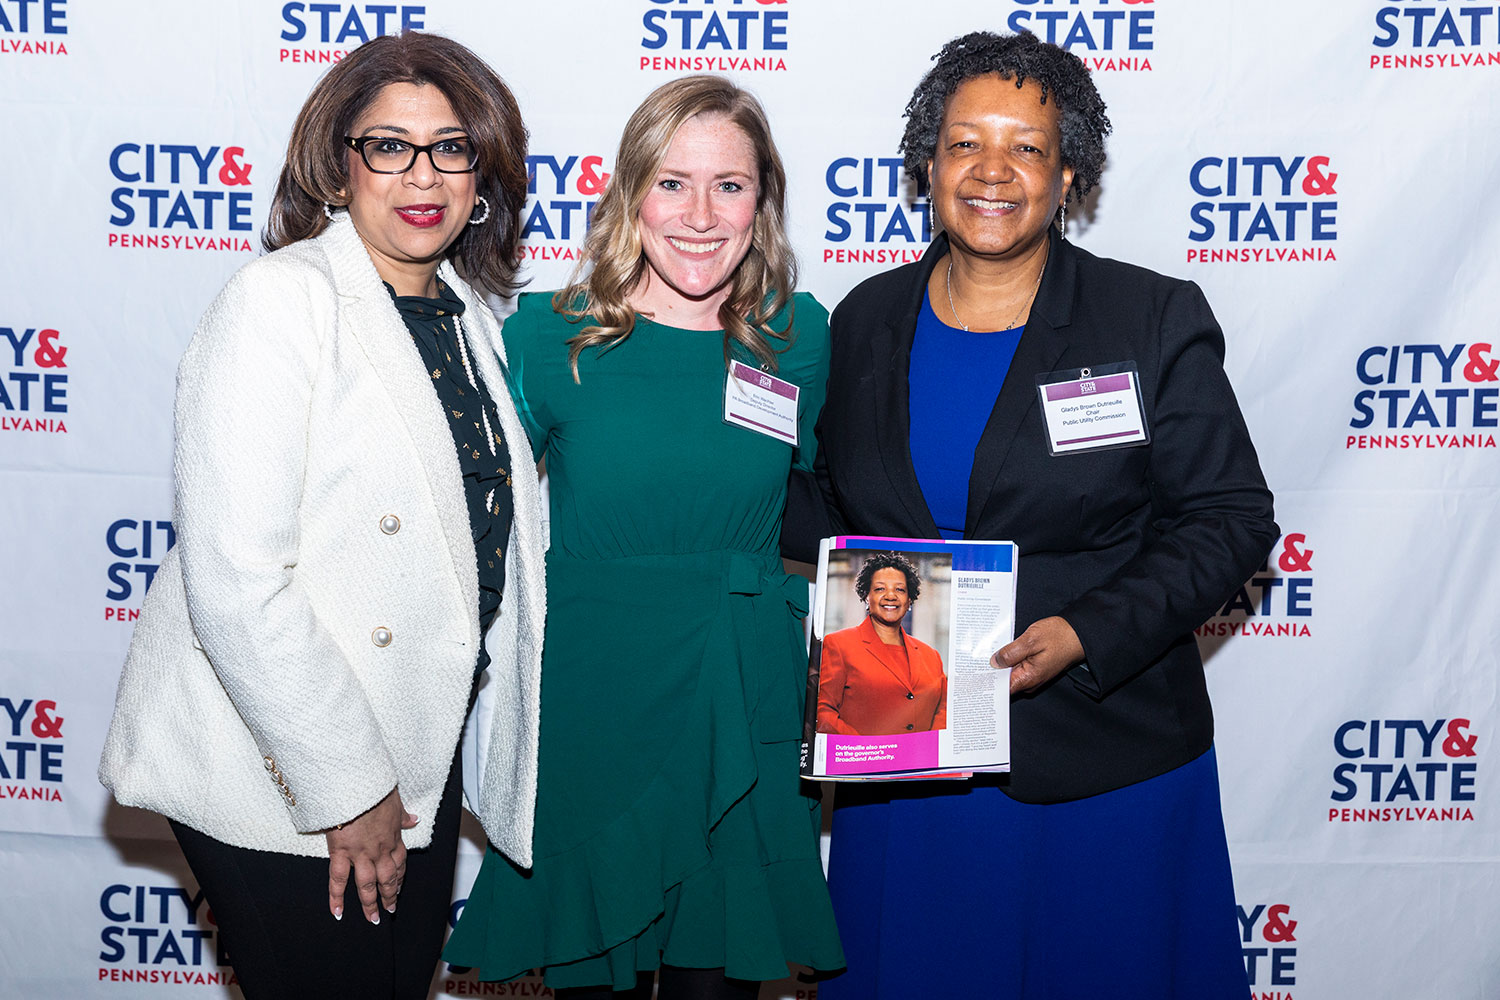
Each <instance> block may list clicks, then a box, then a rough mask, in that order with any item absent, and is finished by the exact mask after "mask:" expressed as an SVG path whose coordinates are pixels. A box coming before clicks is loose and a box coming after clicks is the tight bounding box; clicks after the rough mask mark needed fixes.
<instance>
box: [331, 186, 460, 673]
mask: <svg viewBox="0 0 1500 1000" xmlns="http://www.w3.org/2000/svg"><path fill="white" fill-rule="evenodd" d="M318 239H319V241H320V242H322V243H323V246H324V248H325V249H326V250H327V253H328V258H329V261H330V263H331V264H332V267H333V274H334V287H335V288H337V289H338V293H339V299H340V301H339V314H340V316H339V320H340V325H341V326H345V327H347V332H348V334H349V336H350V337H351V338H352V339H353V340H354V341H355V342H357V343H358V344H359V346H360V348H361V349H362V350H363V351H364V353H365V357H367V358H368V359H369V361H370V365H371V367H372V368H374V370H375V373H376V375H377V376H378V377H379V378H380V381H381V383H382V384H383V385H384V386H385V390H386V392H387V394H389V395H390V397H391V401H392V403H394V404H395V409H396V412H397V414H399V415H400V417H401V419H402V421H403V422H404V423H405V425H406V430H407V433H408V434H410V435H411V441H412V444H413V446H414V448H415V450H416V453H417V457H418V459H419V460H420V461H421V463H422V471H423V472H424V474H425V475H426V478H427V486H428V489H429V490H430V491H431V492H432V499H433V504H434V506H435V507H436V508H437V515H438V521H439V523H440V524H441V525H442V529H443V534H444V536H445V537H446V538H447V540H448V551H449V554H450V555H451V556H452V558H453V569H454V572H455V573H456V574H457V576H458V584H459V589H460V591H461V592H462V594H463V598H464V606H465V607H467V608H477V607H478V606H479V566H478V563H477V561H476V560H475V557H474V536H473V534H472V532H471V531H470V528H469V508H468V504H467V502H466V501H465V499H464V492H463V472H462V471H461V470H460V469H459V465H458V452H457V451H456V450H455V449H454V446H453V432H452V431H451V430H450V429H449V427H448V421H447V420H446V419H445V418H444V415H443V408H442V403H441V402H440V401H439V399H438V395H437V390H435V389H434V388H433V387H432V379H430V378H429V377H428V376H427V372H426V370H425V365H424V364H423V363H422V355H421V354H419V353H418V352H417V347H416V345H415V344H413V343H412V340H411V333H410V332H409V331H408V330H407V329H406V325H405V324H404V323H403V322H402V321H401V316H400V314H399V313H397V312H396V308H395V306H394V305H393V304H392V303H391V297H390V294H389V293H388V292H387V291H386V290H385V286H384V285H383V284H382V283H381V281H380V275H379V274H377V273H376V271H375V265H374V264H372V263H371V262H370V255H369V252H368V251H366V250H365V247H364V243H363V242H362V241H361V240H360V238H359V234H358V233H357V232H355V230H354V224H353V223H352V222H350V221H349V220H348V217H347V215H344V214H340V215H338V216H337V218H336V219H335V221H334V223H333V225H331V226H329V227H328V229H327V230H326V231H325V232H324V234H323V235H322V236H320V237H318ZM470 618H473V619H474V625H473V630H472V631H473V634H472V635H471V636H470V641H471V642H475V643H477V642H478V638H479V635H478V619H477V618H474V616H473V615H470Z"/></svg>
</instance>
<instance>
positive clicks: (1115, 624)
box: [1059, 282, 1278, 696]
mask: <svg viewBox="0 0 1500 1000" xmlns="http://www.w3.org/2000/svg"><path fill="white" fill-rule="evenodd" d="M1159 336H1160V343H1161V351H1160V355H1159V368H1158V371H1157V372H1156V377H1155V380H1154V381H1155V385H1156V395H1155V400H1154V406H1153V407H1152V412H1153V426H1152V428H1151V444H1150V449H1151V451H1150V458H1149V460H1148V461H1149V467H1148V477H1149V486H1150V491H1151V502H1152V511H1153V515H1154V518H1155V520H1154V523H1153V528H1154V531H1153V532H1152V534H1153V535H1154V538H1153V540H1152V541H1150V542H1149V543H1148V544H1147V545H1146V546H1145V547H1144V549H1143V550H1142V551H1141V553H1140V555H1139V556H1137V557H1136V558H1135V559H1134V560H1132V561H1131V562H1130V563H1129V564H1127V565H1126V566H1125V567H1124V568H1123V570H1121V571H1120V572H1119V573H1117V574H1116V575H1115V576H1114V577H1113V578H1112V579H1110V580H1107V581H1105V582H1104V583H1102V584H1100V585H1099V586H1097V587H1094V588H1093V589H1091V590H1089V591H1087V592H1085V593H1083V594H1082V595H1080V596H1079V597H1078V598H1077V599H1076V600H1074V601H1072V602H1071V603H1069V604H1068V605H1067V607H1065V608H1063V609H1061V611H1060V612H1059V613H1060V614H1061V616H1062V617H1063V618H1064V619H1066V620H1067V621H1068V623H1069V624H1071V625H1072V626H1073V629H1074V631H1075V632H1077V634H1078V638H1079V640H1080V641H1081V643H1082V645H1083V648H1084V651H1085V662H1086V664H1087V668H1088V669H1087V670H1077V669H1075V670H1073V671H1072V672H1071V673H1070V676H1071V677H1072V678H1073V680H1074V682H1075V683H1076V684H1078V685H1079V686H1080V687H1082V688H1084V689H1085V690H1087V691H1090V693H1093V694H1095V695H1097V696H1103V695H1104V694H1107V693H1108V692H1110V691H1111V690H1113V689H1114V688H1116V687H1118V686H1119V685H1120V684H1122V683H1124V682H1125V681H1127V680H1129V679H1130V678H1131V677H1132V676H1134V675H1135V674H1136V673H1138V672H1139V671H1140V670H1142V669H1144V668H1145V667H1146V666H1148V665H1149V664H1150V663H1151V662H1153V661H1154V660H1155V659H1156V658H1157V657H1158V656H1160V655H1161V653H1162V651H1163V650H1165V649H1166V648H1167V646H1168V645H1170V644H1171V643H1172V642H1173V641H1175V640H1178V639H1181V638H1182V637H1183V636H1185V635H1187V634H1188V633H1190V632H1191V630H1192V629H1193V628H1195V627H1197V626H1198V625H1200V624H1202V623H1203V621H1204V620H1206V619H1207V618H1208V617H1209V616H1211V615H1212V614H1213V612H1214V611H1215V610H1216V609H1217V608H1218V607H1220V606H1221V605H1222V604H1223V602H1224V601H1226V600H1228V599H1229V597H1230V596H1231V595H1232V594H1233V592H1234V589H1235V588H1236V587H1238V586H1239V585H1240V584H1241V583H1242V582H1243V581H1244V580H1245V579H1247V578H1248V577H1249V576H1250V575H1251V574H1252V573H1253V572H1254V571H1255V569H1256V567H1258V566H1259V565H1260V564H1261V563H1262V562H1263V561H1264V559H1265V557H1266V553H1267V552H1269V551H1270V548H1271V545H1272V544H1274V542H1275V540H1276V538H1277V536H1278V529H1277V526H1276V522H1275V521H1274V519H1273V516H1272V515H1273V512H1272V503H1271V493H1270V491H1269V490H1268V489H1267V488H1266V482H1265V478H1264V477H1263V476H1262V474H1261V470H1260V463H1259V461H1258V459H1257V458H1256V454H1255V446H1254V445H1253V444H1252V443H1251V441H1250V433H1249V431H1248V429H1247V428H1246V426H1245V421H1244V418H1243V416H1241V414H1240V410H1239V405H1238V403H1236V401H1235V398H1234V390H1233V389H1232V388H1231V387H1230V385H1229V379H1228V376H1226V375H1225V373H1224V335H1223V333H1222V332H1221V331H1220V329H1219V325H1218V323H1217V322H1216V321H1215V320H1214V316H1213V313H1212V311H1211V310H1210V309H1209V306H1208V302H1207V301H1206V300H1205V299H1204V297H1203V293H1202V292H1201V291H1199V290H1198V287H1197V286H1196V285H1194V284H1192V283H1190V282H1184V283H1182V284H1180V285H1178V286H1177V287H1176V288H1175V289H1174V290H1173V291H1172V292H1171V293H1170V294H1169V295H1168V297H1167V299H1166V302H1165V304H1164V306H1163V309H1162V315H1161V321H1160V334H1159Z"/></svg>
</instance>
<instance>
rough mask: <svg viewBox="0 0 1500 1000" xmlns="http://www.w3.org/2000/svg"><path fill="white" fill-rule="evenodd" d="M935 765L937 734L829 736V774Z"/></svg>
mask: <svg viewBox="0 0 1500 1000" xmlns="http://www.w3.org/2000/svg"><path fill="white" fill-rule="evenodd" d="M937 766H938V734H937V731H936V730H932V731H929V732H925V733H902V734H900V735H899V736H832V735H830V736H829V737H828V773H829V774H830V775H835V774H869V773H870V772H872V771H917V770H921V769H923V768H932V767H937Z"/></svg>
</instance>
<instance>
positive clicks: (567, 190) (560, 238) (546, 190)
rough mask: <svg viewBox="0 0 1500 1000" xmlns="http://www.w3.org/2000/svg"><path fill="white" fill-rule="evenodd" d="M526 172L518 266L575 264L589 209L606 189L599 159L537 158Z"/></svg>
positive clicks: (591, 214)
mask: <svg viewBox="0 0 1500 1000" xmlns="http://www.w3.org/2000/svg"><path fill="white" fill-rule="evenodd" d="M526 171H527V175H528V177H529V181H528V184H527V187H526V207H525V209H523V210H522V216H523V221H522V223H521V260H523V261H551V260H577V259H578V248H579V247H580V246H581V245H582V244H583V237H584V234H585V233H587V232H588V229H589V224H590V223H591V222H592V221H593V218H594V206H596V205H597V204H598V203H599V196H600V195H601V194H603V193H604V186H605V185H606V184H607V183H609V176H610V175H609V171H608V170H606V169H605V163H604V157H602V156H599V155H597V154H592V153H568V154H564V155H554V154H550V153H536V154H532V155H530V156H528V157H526Z"/></svg>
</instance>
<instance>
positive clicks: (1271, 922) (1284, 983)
mask: <svg viewBox="0 0 1500 1000" xmlns="http://www.w3.org/2000/svg"><path fill="white" fill-rule="evenodd" d="M1235 911H1236V914H1235V915H1236V916H1237V917H1238V918H1239V922H1240V952H1241V954H1243V955H1244V958H1245V978H1246V979H1248V980H1250V1000H1293V997H1292V993H1291V989H1292V987H1294V986H1296V985H1297V923H1298V921H1297V920H1296V919H1294V918H1293V917H1292V908H1291V907H1290V906H1288V905H1287V904H1286V903H1256V904H1254V905H1252V906H1251V907H1250V908H1249V909H1246V907H1245V904H1243V903H1239V904H1236V906H1235Z"/></svg>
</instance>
